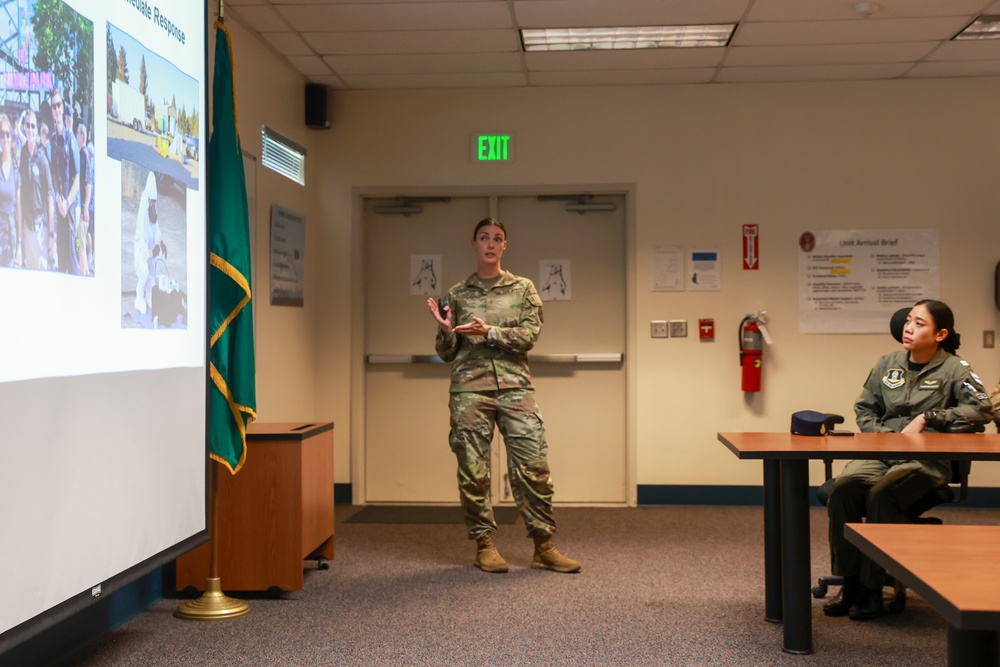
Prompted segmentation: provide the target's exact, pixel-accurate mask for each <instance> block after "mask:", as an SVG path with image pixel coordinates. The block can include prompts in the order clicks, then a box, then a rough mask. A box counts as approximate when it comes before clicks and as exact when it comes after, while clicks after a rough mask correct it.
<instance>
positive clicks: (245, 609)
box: [174, 0, 256, 621]
mask: <svg viewBox="0 0 1000 667" xmlns="http://www.w3.org/2000/svg"><path fill="white" fill-rule="evenodd" d="M223 11H224V0H219V20H218V22H217V23H216V27H217V30H216V33H217V37H216V57H215V62H216V65H218V64H219V51H220V46H221V45H220V44H219V42H218V40H219V39H220V38H224V39H225V40H226V41H225V42H224V44H225V45H226V46H227V49H226V57H225V58H224V59H223V62H225V63H227V64H226V67H228V68H230V69H231V68H232V50H231V46H230V45H229V33H228V31H226V29H225V18H224V17H223ZM218 33H222V34H221V35H219V34H218ZM216 74H218V75H220V76H221V75H222V74H223V73H220V72H216ZM229 74H230V75H231V74H232V72H229ZM215 85H216V86H220V81H219V76H217V77H216V80H215ZM220 88H221V86H220ZM224 92H225V91H224ZM215 94H219V91H215ZM228 94H229V95H231V96H232V98H233V99H232V105H233V107H232V110H231V113H232V119H231V123H232V128H230V129H231V131H232V132H233V139H234V140H235V145H236V146H237V147H239V134H238V131H237V130H236V111H235V108H236V93H235V90H234V89H233V86H232V82H231V81H230V86H229V91H228ZM215 102H220V103H222V102H225V100H215V99H213V119H214V121H215V122H214V127H213V130H212V140H211V141H209V151H208V154H209V156H212V154H213V150H212V147H213V142H214V141H215V138H216V136H217V135H216V130H219V126H220V118H219V117H216V113H215V111H216V109H219V108H223V109H225V108H227V107H226V106H225V105H223V106H222V107H219V106H216V105H215ZM220 115H221V114H220ZM222 120H225V119H222ZM223 125H225V123H223ZM223 135H226V132H225V131H224V132H223ZM222 141H223V142H225V141H226V138H223V139H222ZM236 154H237V155H238V154H239V151H237V153H236ZM214 163H215V159H214V158H210V164H209V166H212V164H214ZM226 193H227V194H228V193H229V191H228V190H227V191H226ZM240 196H241V197H242V198H243V200H244V203H245V201H246V190H245V187H244V188H243V192H242V194H241V195H240ZM212 201H213V197H212V196H211V193H209V212H210V213H211V211H212V210H213V208H212ZM245 211H246V208H245V206H244V213H245ZM244 217H245V215H244ZM245 224H246V223H245V222H244V226H245ZM244 228H245V227H244ZM209 231H210V232H211V231H212V225H211V224H210V225H209ZM247 247H249V244H247ZM211 260H212V261H213V262H214V260H215V253H214V252H213V253H212V257H211ZM249 273H250V272H249V266H247V271H246V275H249ZM249 300H250V291H249V288H248V286H247V290H246V301H245V303H247V304H249ZM209 303H211V295H209ZM243 305H244V302H240V303H239V305H238V306H237V308H236V311H234V313H233V314H232V315H231V316H230V317H234V316H235V314H236V313H238V312H239V311H240V310H241V309H242V307H243ZM248 312H249V310H248ZM226 322H227V324H228V322H229V320H228V319H227V320H226ZM223 330H225V326H223V327H222V328H220V330H219V331H217V332H214V333H213V334H212V336H213V337H212V339H211V345H212V346H214V345H215V342H216V338H217V337H218V336H220V335H221V334H222V331H223ZM250 331H251V332H252V330H250ZM252 348H253V339H252V334H251V338H250V349H251V351H252ZM252 369H253V358H252V356H251V358H250V372H251V373H252V372H253V370H252ZM211 373H212V374H213V380H215V376H214V374H215V373H216V370H215V364H214V362H213V363H212V364H211ZM251 377H252V376H251ZM216 386H220V385H219V382H218V381H217V382H216ZM252 386H253V385H252V384H251V387H252ZM220 388H222V389H225V391H224V392H223V395H224V396H227V397H228V398H229V403H230V408H232V407H233V400H232V397H231V394H230V393H229V389H228V387H226V386H225V380H224V379H223V380H222V385H221V387H220ZM250 391H251V399H250V403H249V404H248V405H249V406H250V407H247V408H246V412H248V413H249V415H250V418H251V420H252V419H255V418H256V413H255V411H254V409H253V404H254V402H255V400H254V399H253V398H252V396H253V389H251V390H250ZM209 412H211V410H209ZM233 414H234V415H236V414H237V413H236V412H233ZM240 419H242V417H240ZM210 421H211V420H210ZM240 433H241V435H243V425H242V424H241V425H240ZM209 437H210V439H211V438H212V436H209ZM242 439H243V443H242V444H243V450H242V453H243V455H245V454H246V439H245V438H242ZM213 451H214V449H213ZM215 456H216V455H215V454H213V457H215ZM210 460H211V459H210ZM223 460H225V459H222V458H219V459H218V460H217V461H216V464H215V465H214V466H212V473H211V474H210V475H209V480H208V486H209V488H208V502H209V503H210V507H209V512H208V535H209V538H210V539H211V543H210V545H209V564H208V581H207V582H206V583H205V592H204V594H202V596H201V597H200V598H198V599H197V600H189V601H187V602H184V603H181V605H180V606H179V607H177V610H176V611H175V612H174V616H176V617H177V618H183V619H185V620H189V621H214V620H221V619H224V618H237V617H239V616H243V615H245V614H248V613H250V605H249V604H247V603H246V601H244V600H236V599H233V598H230V597H227V596H226V595H225V594H224V593H223V592H222V582H221V581H220V580H219V475H220V474H221V473H220V472H219V468H220V467H221V466H222V463H221V461H223ZM241 464H242V462H241ZM209 465H211V464H209ZM237 469H239V467H238V466H237ZM235 472H236V471H235V470H234V471H233V473H234V474H235Z"/></svg>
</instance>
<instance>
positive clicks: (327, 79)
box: [309, 74, 347, 90]
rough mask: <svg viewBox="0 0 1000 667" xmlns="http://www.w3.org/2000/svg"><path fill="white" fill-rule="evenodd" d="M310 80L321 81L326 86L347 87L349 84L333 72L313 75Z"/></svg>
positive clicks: (313, 81)
mask: <svg viewBox="0 0 1000 667" xmlns="http://www.w3.org/2000/svg"><path fill="white" fill-rule="evenodd" d="M309 81H311V82H312V83H321V84H323V85H324V86H330V87H331V88H338V89H341V90H342V89H345V88H347V84H346V83H344V82H343V81H342V80H341V78H340V77H339V76H334V75H332V74H327V75H324V76H311V77H309Z"/></svg>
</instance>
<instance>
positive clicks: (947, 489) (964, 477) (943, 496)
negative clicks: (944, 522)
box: [812, 308, 1000, 613]
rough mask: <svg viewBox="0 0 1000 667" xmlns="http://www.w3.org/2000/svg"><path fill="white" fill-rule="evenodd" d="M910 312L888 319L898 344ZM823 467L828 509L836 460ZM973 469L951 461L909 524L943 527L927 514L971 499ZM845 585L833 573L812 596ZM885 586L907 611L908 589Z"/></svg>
mask: <svg viewBox="0 0 1000 667" xmlns="http://www.w3.org/2000/svg"><path fill="white" fill-rule="evenodd" d="M909 313H910V309H909V308H900V309H899V310H897V311H896V312H895V313H893V315H892V318H890V320H889V333H891V334H892V337H893V338H895V339H896V341H897V342H899V343H902V342H903V327H904V326H905V325H906V317H907V316H908V315H909ZM841 421H843V418H841ZM997 429H998V431H1000V422H998V423H997ZM984 430H985V428H984V427H983V426H974V425H971V424H959V425H955V426H953V427H951V428H949V429H948V431H949V432H952V433H982V432H983V431H984ZM823 466H824V468H825V471H826V481H825V482H823V484H822V485H821V486H820V487H819V492H818V494H817V495H818V497H819V502H820V503H821V504H822V505H823V507H826V502H827V500H829V498H830V491H831V490H832V489H833V480H834V477H833V461H831V460H829V459H824V461H823ZM971 468H972V462H971V461H952V462H951V480H950V481H949V482H948V484H945V485H943V486H940V487H938V488H937V489H934V490H933V491H929V492H927V493H925V494H924V495H923V496H921V497H920V498H918V499H917V501H916V502H914V503H913V505H911V506H910V511H909V514H910V521H911V522H912V523H927V524H940V523H941V519H938V518H937V517H925V516H923V514H924V512H926V511H927V510H929V509H931V508H932V507H937V506H938V505H943V504H946V503H958V502H962V501H963V500H965V499H966V498H967V497H968V496H969V471H970V470H971ZM956 485H957V487H958V488H957V490H956V488H955V486H956ZM843 585H844V578H843V577H840V576H836V575H832V574H829V575H824V576H822V577H820V578H819V580H818V581H817V584H816V586H815V587H814V588H813V589H812V594H813V597H814V598H824V597H826V594H827V591H828V590H829V587H830V586H843ZM885 585H886V586H892V587H893V591H894V594H893V600H892V602H890V603H889V605H888V609H889V611H890V612H893V613H899V612H901V611H903V609H905V608H906V587H905V586H903V585H902V584H900V583H899V582H897V581H896V580H895V578H894V577H893V576H892V575H891V574H889V573H886V578H885Z"/></svg>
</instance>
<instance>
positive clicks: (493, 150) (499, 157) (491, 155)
mask: <svg viewBox="0 0 1000 667" xmlns="http://www.w3.org/2000/svg"><path fill="white" fill-rule="evenodd" d="M478 146H479V153H478V157H479V160H480V161H484V162H489V161H493V162H503V161H506V160H507V159H509V154H508V148H509V146H510V135H505V134H497V135H493V134H481V135H479V143H478Z"/></svg>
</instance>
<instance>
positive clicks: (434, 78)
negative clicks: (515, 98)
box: [342, 72, 528, 90]
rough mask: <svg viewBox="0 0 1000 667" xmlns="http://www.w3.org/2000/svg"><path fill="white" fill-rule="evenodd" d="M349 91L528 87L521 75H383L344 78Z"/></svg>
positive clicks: (525, 79)
mask: <svg viewBox="0 0 1000 667" xmlns="http://www.w3.org/2000/svg"><path fill="white" fill-rule="evenodd" d="M342 78H343V80H344V83H345V84H347V87H348V88H354V89H359V90H364V89H381V88H413V89H423V88H513V87H518V86H526V85H528V80H527V77H525V75H524V74H522V73H520V72H503V73H485V74H382V75H378V74H376V75H352V76H344V77H342Z"/></svg>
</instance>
